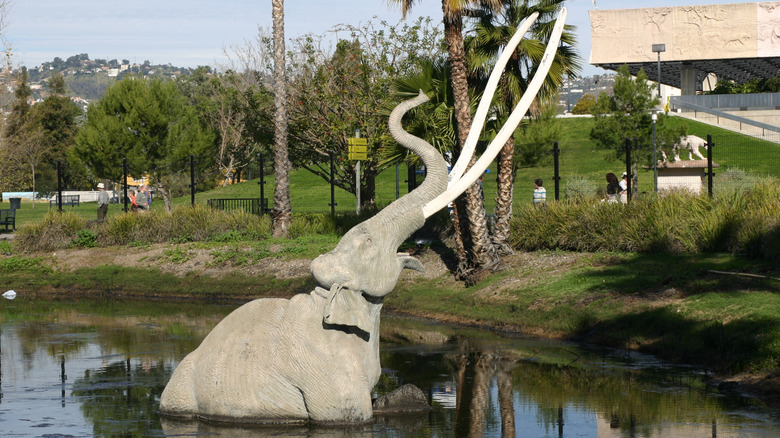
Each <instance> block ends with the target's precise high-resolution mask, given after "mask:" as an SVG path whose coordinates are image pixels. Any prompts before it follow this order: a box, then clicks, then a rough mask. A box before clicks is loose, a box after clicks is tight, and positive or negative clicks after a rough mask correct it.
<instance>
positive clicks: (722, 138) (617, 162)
mask: <svg viewBox="0 0 780 438" xmlns="http://www.w3.org/2000/svg"><path fill="white" fill-rule="evenodd" d="M714 131H715V134H712V135H711V137H710V141H711V143H712V145H713V146H712V147H711V148H710V147H708V146H700V147H698V149H696V148H695V149H694V150H695V151H696V152H698V153H699V154H700V155H701V156H697V155H695V154H691V152H690V151H689V150H688V149H684V148H681V150H680V151H679V158H680V161H674V158H673V157H672V156H669V157H667V158H668V160H667V162H663V160H662V158H661V153H660V152H658V154H657V159H658V164H657V166H656V168H655V169H654V168H653V165H652V160H651V159H650V160H649V159H648V157H647V156H646V154H645V155H641V154H639V153H638V152H637V151H636V150H635V149H631V150H630V155H631V159H632V160H633V162H636V164H637V165H638V171H637V172H636V176H637V180H638V186H637V187H631V191H632V193H638V194H640V195H641V194H643V193H649V192H653V191H656V190H658V191H659V192H663V191H664V190H672V189H684V188H686V187H687V188H688V189H689V190H693V191H694V192H696V193H705V194H706V193H708V192H709V193H711V194H713V195H717V194H718V193H719V192H721V193H722V192H724V191H729V190H732V189H735V188H740V187H745V186H746V185H750V184H752V183H753V182H755V181H757V180H758V179H760V178H763V177H767V176H770V177H775V178H778V179H780V133H767V134H764V135H762V136H746V135H743V134H739V133H736V132H730V131H723V130H714ZM700 137H701V138H702V139H703V140H704V142H705V143H706V142H707V138H708V135H707V134H702V135H700ZM558 143H559V145H558V147H559V151H558V152H555V149H554V146H553V145H551V150H550V153H551V158H552V159H551V161H553V162H551V163H549V164H546V165H543V166H541V167H538V168H533V169H521V170H520V171H519V172H518V177H517V179H516V183H515V189H516V194H515V196H516V198H517V197H518V196H519V197H520V199H526V198H527V199H528V202H530V201H531V196H530V192H531V189H530V187H531V186H532V182H533V178H534V177H543V178H545V181H546V182H547V181H549V186H548V187H547V192H548V195H547V196H548V201H549V200H551V199H555V197H554V196H553V193H552V192H553V189H554V188H553V184H556V183H557V185H559V187H555V188H556V189H557V188H559V189H560V197H559V199H567V198H569V197H571V196H572V194H577V193H582V192H583V191H585V192H587V193H591V194H592V193H594V192H597V193H601V192H604V191H605V189H606V178H605V177H606V174H607V173H614V174H615V175H617V177H618V179H620V177H621V175H622V173H623V172H626V171H628V172H627V173H629V174H631V173H632V172H631V170H630V169H631V168H633V166H627V164H628V163H626V162H625V161H624V160H625V158H626V154H625V153H623V154H621V155H622V158H621V159H618V156H617V154H616V152H615V151H614V150H607V149H599V148H595V147H593V145H592V144H588V143H590V142H587V141H585V140H581V141H578V142H572V141H569V140H565V139H562V140H561V141H559V142H558ZM624 147H625V146H624ZM555 159H557V161H556V160H555ZM710 160H711V161H710ZM710 164H711V166H712V168H711V170H710V167H709V166H710ZM656 172H657V176H658V178H657V182H656ZM632 176H633V175H632ZM577 186H579V187H577ZM583 186H584V187H583ZM696 187H698V188H696ZM526 192H527V194H526ZM587 193H586V195H587ZM556 194H557V193H556ZM601 194H603V193H601Z"/></svg>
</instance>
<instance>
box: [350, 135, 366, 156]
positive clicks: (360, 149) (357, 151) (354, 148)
mask: <svg viewBox="0 0 780 438" xmlns="http://www.w3.org/2000/svg"><path fill="white" fill-rule="evenodd" d="M349 159H350V160H352V161H365V160H367V159H368V139H367V138H360V137H350V138H349Z"/></svg>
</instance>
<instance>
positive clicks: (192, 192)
mask: <svg viewBox="0 0 780 438" xmlns="http://www.w3.org/2000/svg"><path fill="white" fill-rule="evenodd" d="M190 203H191V204H192V206H193V207H194V206H195V155H193V154H190Z"/></svg>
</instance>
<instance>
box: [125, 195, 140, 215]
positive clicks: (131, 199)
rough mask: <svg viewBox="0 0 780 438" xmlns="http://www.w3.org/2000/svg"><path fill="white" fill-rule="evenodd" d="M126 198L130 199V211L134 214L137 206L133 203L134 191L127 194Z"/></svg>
mask: <svg viewBox="0 0 780 438" xmlns="http://www.w3.org/2000/svg"><path fill="white" fill-rule="evenodd" d="M127 197H128V198H130V211H131V212H133V213H135V212H137V211H138V204H137V203H136V201H135V190H130V191H129V192H127Z"/></svg>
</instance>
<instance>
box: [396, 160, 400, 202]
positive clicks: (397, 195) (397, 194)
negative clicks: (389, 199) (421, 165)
mask: <svg viewBox="0 0 780 438" xmlns="http://www.w3.org/2000/svg"><path fill="white" fill-rule="evenodd" d="M398 163H400V161H396V162H395V199H398V197H399V193H398V189H399V187H398Z"/></svg>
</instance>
